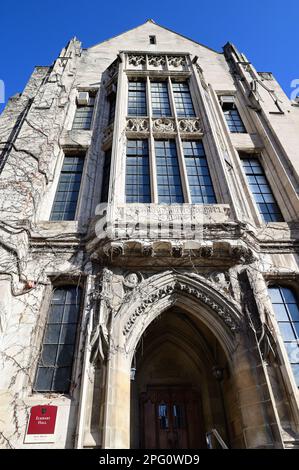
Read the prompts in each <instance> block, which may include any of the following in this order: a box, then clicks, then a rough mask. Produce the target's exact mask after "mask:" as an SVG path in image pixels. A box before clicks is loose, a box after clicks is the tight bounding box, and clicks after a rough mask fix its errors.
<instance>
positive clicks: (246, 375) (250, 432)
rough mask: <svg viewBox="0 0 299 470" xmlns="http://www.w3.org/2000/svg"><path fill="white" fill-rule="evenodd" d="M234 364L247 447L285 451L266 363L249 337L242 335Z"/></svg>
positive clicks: (240, 335)
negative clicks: (270, 389)
mask: <svg viewBox="0 0 299 470" xmlns="http://www.w3.org/2000/svg"><path fill="white" fill-rule="evenodd" d="M233 364H234V371H233V375H234V377H233V379H234V382H235V388H236V393H237V399H238V404H239V410H240V414H241V422H242V433H243V439H244V443H245V447H246V448H248V449H255V448H283V442H282V436H281V432H280V427H279V423H278V422H277V419H276V416H275V412H274V410H273V404H272V400H271V396H270V391H269V386H268V383H267V380H266V377H265V371H264V367H263V363H262V361H261V358H260V354H259V351H258V349H257V346H256V345H255V344H254V341H253V340H251V338H249V337H247V334H246V333H243V334H239V337H238V347H237V349H236V351H235V353H234V358H233Z"/></svg>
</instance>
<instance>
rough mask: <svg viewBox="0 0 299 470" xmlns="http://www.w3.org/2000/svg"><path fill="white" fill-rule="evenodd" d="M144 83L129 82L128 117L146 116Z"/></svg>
mask: <svg viewBox="0 0 299 470" xmlns="http://www.w3.org/2000/svg"><path fill="white" fill-rule="evenodd" d="M146 115H147V107H146V89H145V82H133V81H130V82H129V95H128V116H146Z"/></svg>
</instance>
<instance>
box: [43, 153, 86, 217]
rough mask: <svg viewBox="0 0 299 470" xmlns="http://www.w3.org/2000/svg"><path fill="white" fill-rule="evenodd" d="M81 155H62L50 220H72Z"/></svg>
mask: <svg viewBox="0 0 299 470" xmlns="http://www.w3.org/2000/svg"><path fill="white" fill-rule="evenodd" d="M83 163H84V157H83V156H81V155H80V156H69V155H66V156H65V157H64V161H63V166H62V170H61V174H60V178H59V182H58V186H57V191H56V194H55V199H54V203H53V207H52V212H51V216H50V220H74V218H75V213H76V209H77V203H78V197H79V191H80V185H81V178H82V171H83Z"/></svg>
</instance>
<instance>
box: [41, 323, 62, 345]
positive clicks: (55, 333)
mask: <svg viewBox="0 0 299 470" xmlns="http://www.w3.org/2000/svg"><path fill="white" fill-rule="evenodd" d="M60 328H61V325H59V324H54V325H52V324H51V325H48V326H47V328H46V333H45V338H44V344H57V343H58V342H59V335H60Z"/></svg>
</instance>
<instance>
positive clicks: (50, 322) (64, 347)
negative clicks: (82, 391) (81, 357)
mask: <svg viewBox="0 0 299 470" xmlns="http://www.w3.org/2000/svg"><path fill="white" fill-rule="evenodd" d="M80 302H81V289H80V288H78V287H76V286H64V287H58V288H56V289H55V290H54V292H53V296H52V300H51V305H50V310H49V313H48V318H47V324H46V330H45V334H44V338H43V345H42V351H41V355H40V358H39V362H38V367H37V373H36V377H35V383H34V390H35V391H37V392H58V393H67V392H68V391H69V388H70V384H71V377H72V367H73V359H74V352H75V345H76V336H77V326H78V321H79V313H80Z"/></svg>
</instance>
